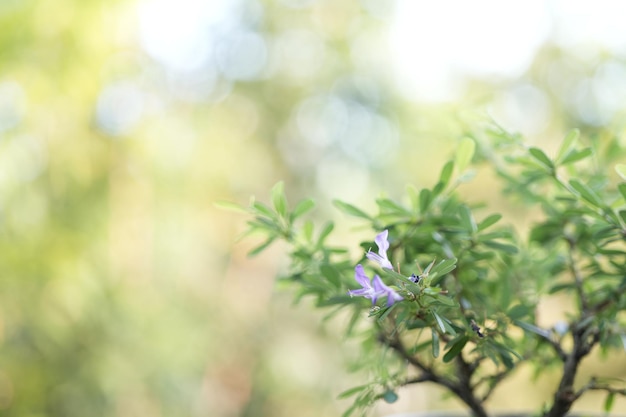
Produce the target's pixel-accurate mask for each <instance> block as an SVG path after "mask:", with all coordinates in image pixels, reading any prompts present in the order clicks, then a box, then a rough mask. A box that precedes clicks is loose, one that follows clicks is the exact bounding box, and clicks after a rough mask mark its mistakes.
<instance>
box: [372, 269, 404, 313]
mask: <svg viewBox="0 0 626 417" xmlns="http://www.w3.org/2000/svg"><path fill="white" fill-rule="evenodd" d="M372 282H373V284H374V289H375V290H376V293H380V294H384V295H386V296H387V307H389V306H392V305H393V304H394V303H395V302H396V301H402V300H404V298H403V297H402V296H401V295H400V294H398V293H397V292H395V291H394V290H393V288H390V287H388V286H386V285H385V283H384V282H383V281H382V280H381V279H380V277H379V276H378V275H374V279H373V280H372Z"/></svg>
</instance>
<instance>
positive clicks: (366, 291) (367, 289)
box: [348, 264, 382, 304]
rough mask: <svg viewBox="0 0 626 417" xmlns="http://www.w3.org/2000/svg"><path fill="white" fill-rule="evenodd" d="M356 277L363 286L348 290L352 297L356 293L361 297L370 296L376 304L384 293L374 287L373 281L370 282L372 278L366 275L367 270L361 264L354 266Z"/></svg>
mask: <svg viewBox="0 0 626 417" xmlns="http://www.w3.org/2000/svg"><path fill="white" fill-rule="evenodd" d="M354 279H355V280H356V282H358V283H359V285H361V287H363V288H359V289H358V290H350V291H348V294H349V295H350V297H352V296H355V295H356V296H359V297H365V298H370V299H371V300H372V304H376V301H377V300H378V297H379V296H380V295H382V293H381V294H378V293H377V292H376V290H375V289H374V287H372V283H371V282H370V279H369V278H368V277H367V275H365V271H364V270H363V266H362V265H361V264H359V265H357V266H356V267H355V268H354Z"/></svg>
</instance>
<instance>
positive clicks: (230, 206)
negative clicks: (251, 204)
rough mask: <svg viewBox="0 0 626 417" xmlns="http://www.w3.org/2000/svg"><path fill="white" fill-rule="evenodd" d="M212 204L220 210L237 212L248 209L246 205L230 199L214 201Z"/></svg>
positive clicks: (246, 211) (244, 211)
mask: <svg viewBox="0 0 626 417" xmlns="http://www.w3.org/2000/svg"><path fill="white" fill-rule="evenodd" d="M213 204H214V205H215V207H217V208H219V209H222V210H228V211H234V212H237V213H248V209H247V208H246V207H244V206H241V205H239V204H237V203H233V202H230V201H225V200H220V201H216V202H215V203H213Z"/></svg>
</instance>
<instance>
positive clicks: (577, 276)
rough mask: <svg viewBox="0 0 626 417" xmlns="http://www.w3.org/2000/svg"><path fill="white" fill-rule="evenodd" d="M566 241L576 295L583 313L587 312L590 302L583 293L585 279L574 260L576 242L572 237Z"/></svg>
mask: <svg viewBox="0 0 626 417" xmlns="http://www.w3.org/2000/svg"><path fill="white" fill-rule="evenodd" d="M565 241H566V242H567V244H568V246H569V250H568V251H567V255H568V261H569V266H570V271H571V273H572V276H573V277H574V282H575V283H576V293H577V294H578V299H579V301H580V307H581V311H583V312H587V311H589V302H588V301H587V295H586V294H585V292H584V291H583V277H582V275H581V273H580V270H579V269H578V267H577V266H576V261H575V260H574V250H575V248H576V241H574V239H572V238H571V237H569V236H568V237H566V238H565Z"/></svg>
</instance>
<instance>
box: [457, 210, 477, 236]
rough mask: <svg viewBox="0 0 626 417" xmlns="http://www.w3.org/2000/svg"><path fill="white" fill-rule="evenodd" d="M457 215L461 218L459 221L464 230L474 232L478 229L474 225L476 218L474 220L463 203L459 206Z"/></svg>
mask: <svg viewBox="0 0 626 417" xmlns="http://www.w3.org/2000/svg"><path fill="white" fill-rule="evenodd" d="M459 217H460V218H461V223H462V224H463V227H464V228H465V230H467V231H468V232H470V233H476V231H477V230H478V228H477V226H476V220H474V216H472V212H471V210H470V209H469V207H467V206H465V205H463V206H460V207H459Z"/></svg>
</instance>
